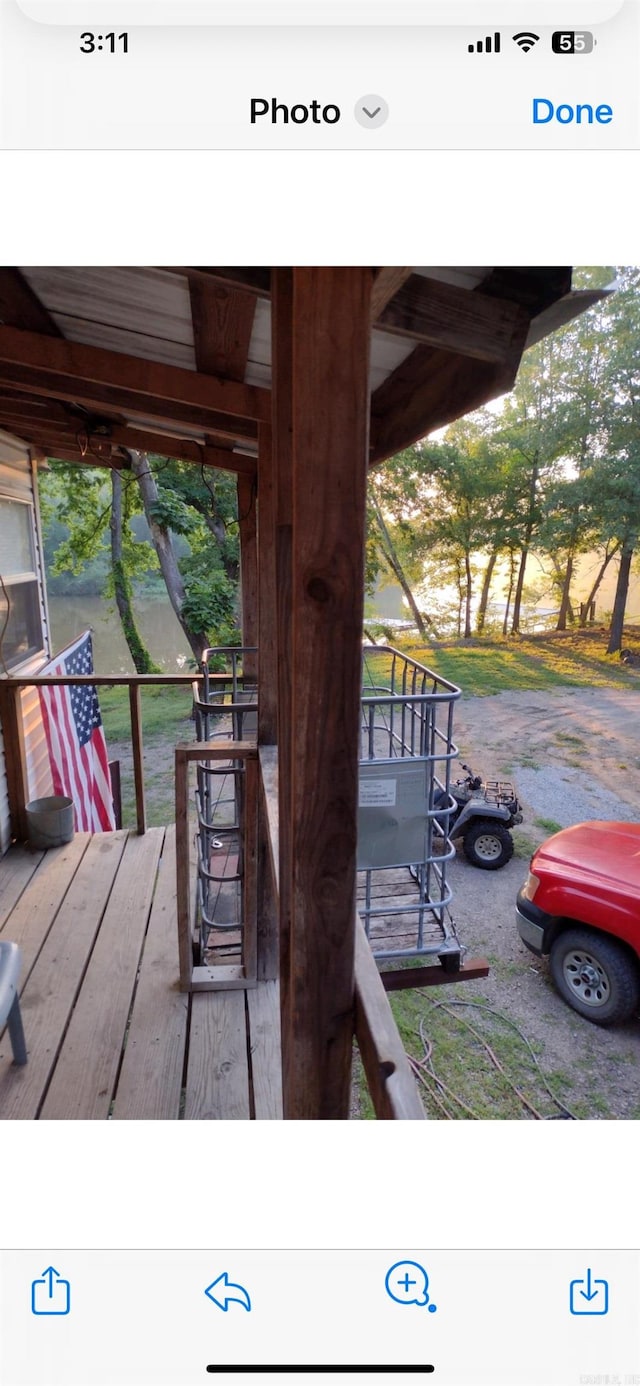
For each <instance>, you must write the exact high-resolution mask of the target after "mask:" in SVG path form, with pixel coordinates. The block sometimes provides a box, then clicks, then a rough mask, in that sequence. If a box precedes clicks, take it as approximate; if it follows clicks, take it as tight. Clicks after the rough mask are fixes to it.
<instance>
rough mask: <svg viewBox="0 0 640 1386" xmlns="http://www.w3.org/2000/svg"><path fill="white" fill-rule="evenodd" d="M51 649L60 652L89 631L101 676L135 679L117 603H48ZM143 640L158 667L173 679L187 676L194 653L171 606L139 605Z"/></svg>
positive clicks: (142, 601) (158, 602) (145, 601)
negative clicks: (181, 675)
mask: <svg viewBox="0 0 640 1386" xmlns="http://www.w3.org/2000/svg"><path fill="white" fill-rule="evenodd" d="M49 616H50V619H51V648H52V650H53V652H54V653H55V652H57V651H58V650H61V649H63V648H64V646H65V645H68V644H69V643H70V642H71V641H72V640H74V639H75V638H76V637H77V636H78V635H81V634H82V632H83V631H84V630H87V629H90V630H91V631H92V633H93V661H94V670H95V672H96V674H134V673H135V669H134V666H133V660H132V658H131V655H130V654H129V650H128V648H127V642H126V640H125V638H124V635H123V633H122V627H121V625H120V618H119V616H118V612H117V610H116V605H115V602H113V601H106V600H105V599H104V598H102V597H72V596H66V597H49ZM135 616H136V621H137V624H138V629H139V631H140V634H141V636H142V638H143V640H144V642H145V644H146V646H147V648H148V650H149V653H150V655H151V657H152V659H153V660H155V663H156V664H158V665H159V666H160V668H161V669H162V670H163V671H164V672H165V673H168V674H179V673H180V672H181V671H182V670H185V671H186V670H188V665H187V660H189V659H191V658H192V654H191V649H190V647H189V645H188V643H187V641H186V639H185V637H184V635H183V633H182V630H181V628H180V626H179V624H178V621H177V619H176V617H175V615H174V612H173V609H172V607H171V606H170V604H169V601H168V600H163V599H162V598H150V597H142V598H138V599H136V603H135Z"/></svg>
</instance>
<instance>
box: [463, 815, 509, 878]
mask: <svg viewBox="0 0 640 1386" xmlns="http://www.w3.org/2000/svg"><path fill="white" fill-rule="evenodd" d="M462 846H463V848H464V854H465V856H466V858H467V860H468V861H470V862H471V865H472V866H477V867H479V868H480V870H481V871H499V870H500V867H501V866H506V864H507V862H508V861H511V858H512V856H513V838H512V836H511V833H510V832H509V829H508V828H505V826H504V823H500V822H496V821H495V820H494V819H493V818H476V819H475V820H474V822H473V823H472V824H471V825H470V826H469V827H468V828H467V829H466V831H465V833H464V835H463V838H462Z"/></svg>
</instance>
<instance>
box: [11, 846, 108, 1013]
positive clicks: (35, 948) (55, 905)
mask: <svg viewBox="0 0 640 1386" xmlns="http://www.w3.org/2000/svg"><path fill="white" fill-rule="evenodd" d="M89 841H90V835H89V833H78V834H77V836H76V837H74V839H73V841H72V842H69V843H67V845H66V846H65V847H56V848H54V849H53V851H49V852H45V853H43V854H42V858H43V859H42V861H41V862H40V864H39V865H38V868H37V870H36V871H35V872H34V873H33V874H32V876H31V879H30V881H29V888H28V890H27V889H26V888H25V889H24V890H23V891H22V893H21V895H20V898H19V900H18V901H17V903H16V906H15V908H14V910H13V911H12V913H11V916H10V923H9V922H8V923H7V924H6V925H5V929H4V934H5V937H6V938H10V939H11V942H12V943H17V944H19V946H20V948H21V949H22V968H21V971H20V990H21V991H24V988H25V985H26V982H27V979H28V977H29V973H30V971H31V968H32V967H33V964H34V962H35V960H36V958H37V957H38V954H39V952H40V949H41V948H42V945H43V943H44V941H45V939H46V937H47V934H48V932H49V929H50V928H51V925H52V924H53V921H54V919H55V918H56V915H57V913H58V910H59V909H60V906H61V905H62V902H63V900H64V898H65V895H66V894H67V891H68V889H69V887H70V885H71V883H72V881H73V880H74V877H75V874H76V871H77V870H78V867H79V865H80V863H81V861H82V858H83V857H84V854H85V852H86V850H87V847H88V845H89Z"/></svg>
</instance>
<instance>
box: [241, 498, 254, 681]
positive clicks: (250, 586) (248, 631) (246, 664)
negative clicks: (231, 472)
mask: <svg viewBox="0 0 640 1386" xmlns="http://www.w3.org/2000/svg"><path fill="white" fill-rule="evenodd" d="M256 489H257V488H256V479H255V477H251V476H238V480H237V490H238V528H239V530H240V580H241V588H242V643H243V645H257V644H258V530H257V523H256ZM242 671H243V673H244V674H246V675H248V677H249V678H251V679H257V676H258V660H257V656H256V655H255V654H247V655H245V656H244V659H243V662H242Z"/></svg>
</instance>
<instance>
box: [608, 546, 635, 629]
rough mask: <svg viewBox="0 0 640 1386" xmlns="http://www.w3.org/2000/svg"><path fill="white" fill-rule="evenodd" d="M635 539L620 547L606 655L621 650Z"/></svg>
mask: <svg viewBox="0 0 640 1386" xmlns="http://www.w3.org/2000/svg"><path fill="white" fill-rule="evenodd" d="M635 544H636V541H635V538H633V539H626V540H625V541H624V543H623V545H622V552H621V554H620V567H619V569H618V581H617V584H616V595H615V599H614V603H613V616H612V617H611V630H610V632H609V644H608V645H607V654H617V652H618V650H621V649H622V634H623V630H624V613H625V610H626V606H627V595H628V592H629V575H630V572H631V560H632V558H633V551H634V548H635Z"/></svg>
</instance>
